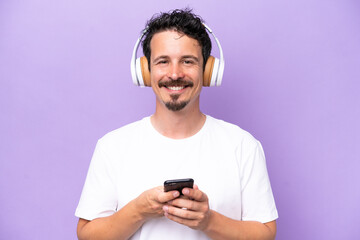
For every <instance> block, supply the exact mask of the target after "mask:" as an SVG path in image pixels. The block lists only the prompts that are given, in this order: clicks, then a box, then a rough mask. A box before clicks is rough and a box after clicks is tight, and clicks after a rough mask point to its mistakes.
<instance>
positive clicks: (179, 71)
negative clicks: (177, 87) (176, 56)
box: [168, 63, 184, 80]
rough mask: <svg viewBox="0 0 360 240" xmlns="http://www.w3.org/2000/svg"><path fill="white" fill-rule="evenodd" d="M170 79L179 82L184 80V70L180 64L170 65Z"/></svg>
mask: <svg viewBox="0 0 360 240" xmlns="http://www.w3.org/2000/svg"><path fill="white" fill-rule="evenodd" d="M168 77H169V78H171V79H172V80H179V79H182V78H184V72H183V68H182V67H181V65H180V64H179V63H173V64H171V65H170V68H169V73H168Z"/></svg>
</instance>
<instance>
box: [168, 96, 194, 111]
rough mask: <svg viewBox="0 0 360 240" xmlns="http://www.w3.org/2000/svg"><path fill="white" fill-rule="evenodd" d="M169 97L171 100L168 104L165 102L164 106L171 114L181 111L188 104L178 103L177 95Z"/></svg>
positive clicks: (185, 102) (184, 102) (186, 102)
mask: <svg viewBox="0 0 360 240" xmlns="http://www.w3.org/2000/svg"><path fill="white" fill-rule="evenodd" d="M170 97H171V100H170V101H168V102H165V106H166V107H167V109H169V110H170V111H173V112H176V111H180V110H182V109H183V108H185V107H186V105H187V104H188V103H189V101H178V99H179V97H180V95H179V94H172V95H170Z"/></svg>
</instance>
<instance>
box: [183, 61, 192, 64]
mask: <svg viewBox="0 0 360 240" xmlns="http://www.w3.org/2000/svg"><path fill="white" fill-rule="evenodd" d="M184 63H185V64H194V61H192V60H184Z"/></svg>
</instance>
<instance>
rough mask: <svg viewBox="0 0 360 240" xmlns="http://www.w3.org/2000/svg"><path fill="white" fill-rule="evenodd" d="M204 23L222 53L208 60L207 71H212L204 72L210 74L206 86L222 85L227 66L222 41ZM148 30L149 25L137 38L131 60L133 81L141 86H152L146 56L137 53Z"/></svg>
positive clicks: (206, 74)
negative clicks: (218, 57)
mask: <svg viewBox="0 0 360 240" xmlns="http://www.w3.org/2000/svg"><path fill="white" fill-rule="evenodd" d="M202 24H203V25H204V27H205V29H206V30H207V31H208V32H209V33H210V34H211V35H212V36H213V38H214V39H215V42H216V45H217V46H218V48H219V53H220V59H217V58H214V57H212V56H209V59H208V61H207V62H206V65H205V71H207V70H206V69H210V70H209V71H210V72H205V73H204V76H209V79H204V86H210V87H212V86H220V85H221V83H222V77H223V74H224V68H225V60H224V54H223V50H222V48H221V44H220V41H219V40H218V39H217V37H216V36H215V34H214V33H213V31H212V30H211V29H210V28H209V27H208V26H207V25H206V24H205V23H202ZM147 30H148V26H146V28H145V29H144V31H143V32H142V34H141V35H140V37H139V38H138V39H137V41H136V43H135V46H134V49H133V53H132V57H131V62H130V69H131V77H132V80H133V83H134V84H135V85H137V86H140V87H145V86H150V84H149V83H147V82H149V81H150V79H147V78H148V76H149V73H148V69H146V67H144V66H146V65H147V64H148V63H147V60H146V58H145V57H142V58H136V53H137V51H138V48H139V46H140V42H141V40H142V38H143V37H144V35H145V34H146V32H147ZM212 58H213V59H212ZM210 59H211V61H209V60H210ZM209 62H211V63H209ZM204 64H205V63H204ZM208 64H213V65H211V66H209V67H208V66H207V65H208ZM144 71H147V72H146V73H145V72H144ZM144 78H145V79H144Z"/></svg>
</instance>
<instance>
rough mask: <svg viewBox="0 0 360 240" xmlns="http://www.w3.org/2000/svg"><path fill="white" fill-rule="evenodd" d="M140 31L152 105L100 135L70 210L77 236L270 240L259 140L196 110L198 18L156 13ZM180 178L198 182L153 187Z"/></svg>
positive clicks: (201, 35)
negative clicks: (178, 187) (142, 114)
mask: <svg viewBox="0 0 360 240" xmlns="http://www.w3.org/2000/svg"><path fill="white" fill-rule="evenodd" d="M144 38H145V39H144V41H143V51H144V54H145V56H146V58H147V60H148V63H149V70H150V81H151V83H150V84H151V87H152V88H153V91H154V93H155V95H156V110H155V113H154V114H153V115H152V116H150V117H146V118H144V119H142V120H140V121H137V122H135V123H132V124H129V125H127V126H125V127H122V128H120V129H117V130H115V131H112V132H110V133H108V134H107V135H105V136H104V137H103V138H101V139H100V140H99V141H98V144H97V146H96V149H95V152H94V156H93V158H92V161H91V164H90V168H89V172H88V176H87V179H86V183H85V186H84V189H83V193H82V196H81V199H80V203H79V206H78V208H77V210H76V216H78V217H79V223H78V237H79V239H129V238H130V239H156V240H159V239H274V238H275V232H276V223H275V219H276V218H277V211H276V207H275V203H274V199H273V196H272V192H271V187H270V183H269V179H268V175H267V170H266V164H265V159H264V155H263V151H262V148H261V145H260V143H259V142H258V141H257V140H256V139H254V138H253V137H252V136H251V135H250V134H249V133H247V132H245V131H244V130H242V129H240V128H239V127H237V126H235V125H232V124H229V123H226V122H223V121H221V120H217V119H215V118H212V117H210V116H207V115H204V114H203V113H202V112H201V111H200V108H199V96H200V92H201V89H202V85H203V78H204V76H203V74H204V65H205V62H206V61H207V58H208V57H209V55H210V51H211V42H210V39H209V36H208V34H207V32H206V29H205V28H204V25H203V24H202V21H201V19H200V18H199V17H197V16H195V15H193V14H192V13H191V11H189V10H175V11H173V12H170V13H164V14H161V15H159V16H157V17H155V18H152V19H151V20H150V21H149V22H148V28H147V32H146V33H145V37H144ZM187 177H191V178H193V179H194V180H195V183H196V185H195V186H194V188H193V189H191V188H185V189H183V191H182V194H183V196H181V197H179V196H180V193H179V192H178V191H170V192H164V189H163V187H162V186H159V185H161V184H162V183H163V182H164V180H167V179H176V178H187ZM156 186H157V187H156Z"/></svg>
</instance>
